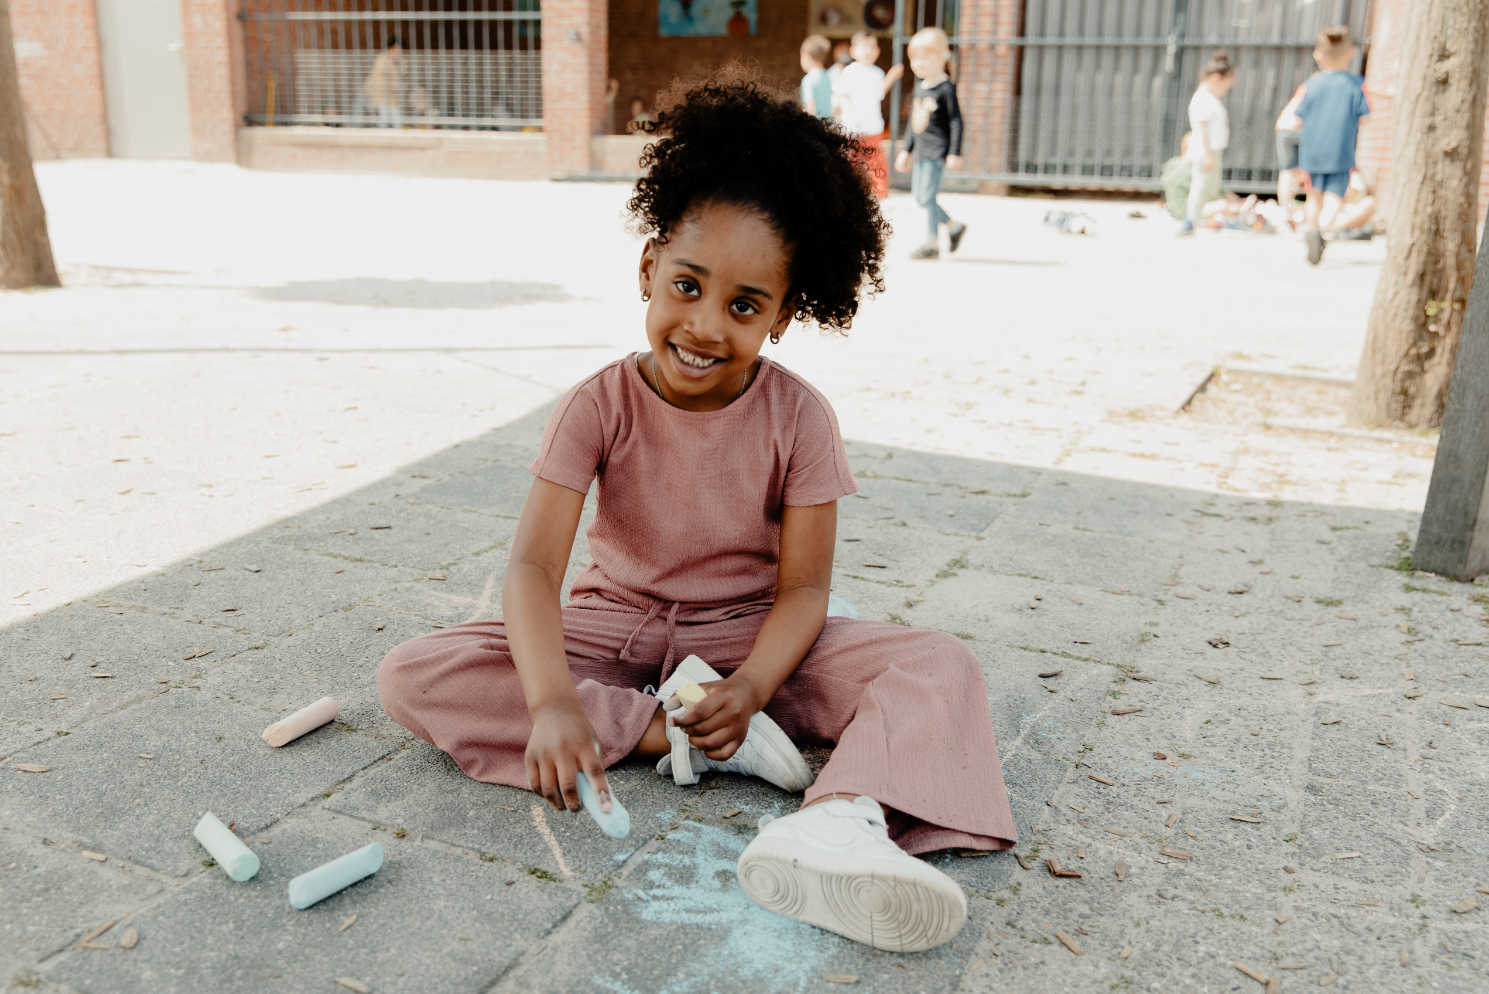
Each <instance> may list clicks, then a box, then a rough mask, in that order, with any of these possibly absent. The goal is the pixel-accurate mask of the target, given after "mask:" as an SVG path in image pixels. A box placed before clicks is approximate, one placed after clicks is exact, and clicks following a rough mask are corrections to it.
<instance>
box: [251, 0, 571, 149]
mask: <svg viewBox="0 0 1489 994" xmlns="http://www.w3.org/2000/svg"><path fill="white" fill-rule="evenodd" d="M242 17H243V20H244V22H245V28H246V32H245V34H246V47H247V54H248V58H247V69H248V91H249V92H248V106H249V111H248V115H247V118H248V123H250V124H256V125H291V124H300V125H321V126H326V127H359V128H366V127H387V128H455V129H462V130H473V131H489V130H495V131H524V130H540V129H541V128H542V126H543V87H542V70H541V58H542V55H541V47H542V37H541V18H542V15H541V12H540V11H539V0H245V3H244V10H243V14H242Z"/></svg>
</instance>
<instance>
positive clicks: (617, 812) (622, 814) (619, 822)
mask: <svg viewBox="0 0 1489 994" xmlns="http://www.w3.org/2000/svg"><path fill="white" fill-rule="evenodd" d="M578 787H579V803H580V804H582V805H584V810H586V811H588V812H589V816H590V817H591V818H593V819H594V820H595V824H596V825H599V826H600V831H602V832H604V833H605V834H606V835H608V836H610V837H611V838H612V839H624V838H625V837H626V836H627V835H630V834H631V814H630V812H629V811H627V810H626V806H625V805H624V804H622V803H620V798H618V797H616V796H615V794H614V792H612V793H611V794H610V813H609V814H608V815H607V814H606V813H605V812H603V811H601V810H600V795H599V794H597V793H595V789H594V787H592V786H590V783H589V777H587V776H585V775H584V771H582V770H581V771H580V772H579V774H578Z"/></svg>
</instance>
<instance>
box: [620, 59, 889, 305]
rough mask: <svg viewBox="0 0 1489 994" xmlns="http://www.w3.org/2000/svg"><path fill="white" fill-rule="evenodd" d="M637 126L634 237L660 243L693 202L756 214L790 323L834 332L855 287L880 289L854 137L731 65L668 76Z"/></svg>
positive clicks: (866, 181) (876, 230)
mask: <svg viewBox="0 0 1489 994" xmlns="http://www.w3.org/2000/svg"><path fill="white" fill-rule="evenodd" d="M658 104H659V106H661V107H662V108H663V109H662V111H661V112H660V113H659V114H658V115H657V119H656V121H655V122H653V123H651V124H648V125H646V127H645V130H646V131H647V132H649V133H652V134H656V135H659V136H660V137H659V138H658V139H657V140H656V141H654V142H652V143H651V144H649V145H647V146H646V150H645V151H644V152H643V153H642V156H641V166H642V169H643V170H644V172H645V175H643V176H642V178H641V179H639V180H637V181H636V187H635V190H634V191H633V193H632V196H631V199H630V201H629V202H628V203H627V204H626V208H627V210H628V211H629V212H630V215H631V218H632V220H633V226H634V227H635V229H636V230H637V231H638V233H640V234H654V235H655V236H656V238H657V239H658V240H659V241H661V242H663V243H665V242H666V241H667V236H668V234H670V233H671V232H672V231H673V230H675V229H676V228H677V226H678V224H679V223H681V222H682V221H683V220H684V219H685V218H686V217H687V216H688V214H689V212H691V211H693V210H695V209H696V208H698V207H701V206H703V205H704V204H710V203H718V204H731V205H735V206H738V207H742V208H745V209H747V210H751V211H756V212H758V213H759V214H760V215H761V216H762V217H764V218H765V220H766V221H767V222H768V223H769V224H770V226H771V227H772V228H773V229H775V231H776V232H777V233H778V234H779V235H780V236H781V239H782V241H783V242H784V243H785V245H786V249H787V255H788V263H787V272H788V275H789V279H790V284H791V290H790V293H791V295H792V296H793V297H794V299H795V301H796V312H795V317H796V320H798V321H801V322H804V323H812V322H815V323H817V324H818V325H819V326H820V327H821V328H822V329H823V330H824V331H829V332H832V331H836V332H844V331H846V330H847V329H848V328H849V327H850V326H851V325H852V324H853V316H854V315H855V314H857V313H858V301H859V294H860V293H861V292H865V291H866V292H867V293H869V294H870V295H872V294H875V293H879V292H882V291H883V290H884V275H883V262H884V243H885V241H886V239H887V238H888V237H889V234H890V228H889V224H888V222H886V221H885V220H884V216H883V215H882V214H881V213H880V212H879V202H878V199H877V198H876V197H875V196H874V193H873V190H872V187H871V185H870V178H869V176H868V174H867V167H866V156H865V155H864V152H863V147H862V146H861V145H860V144H859V143H858V141H857V140H856V139H854V138H852V137H849V136H848V135H845V134H843V133H842V132H841V131H839V130H838V129H837V127H836V126H835V125H833V124H832V123H830V122H828V121H824V120H820V119H818V118H816V117H814V116H812V115H811V114H808V113H807V112H806V111H805V110H804V109H802V107H801V106H800V105H798V104H797V103H796V102H795V100H793V99H790V98H788V97H785V96H782V95H780V94H778V93H776V92H774V89H773V87H772V86H771V85H770V83H769V82H768V81H766V80H764V79H762V78H761V77H760V76H759V74H758V73H756V72H755V71H754V70H751V69H748V68H746V67H744V66H741V65H740V64H738V63H736V64H733V65H730V66H726V67H725V68H724V69H722V70H720V71H718V72H716V73H715V74H714V75H712V76H710V77H709V78H707V79H704V80H701V81H700V80H692V81H686V82H677V83H674V84H673V86H672V88H671V90H669V91H667V92H666V93H664V94H663V95H662V96H661V97H660V98H659V100H658Z"/></svg>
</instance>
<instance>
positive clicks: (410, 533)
mask: <svg viewBox="0 0 1489 994" xmlns="http://www.w3.org/2000/svg"><path fill="white" fill-rule="evenodd" d="M353 496H355V495H353ZM410 500H414V498H402V499H393V498H390V499H388V500H386V501H381V502H368V501H358V500H354V499H353V500H349V501H348V502H345V503H343V502H337V503H336V504H332V505H328V506H326V507H324V508H317V509H316V510H315V511H312V512H307V513H306V514H302V515H298V516H296V517H295V518H293V519H291V520H289V521H287V522H285V524H287V525H299V526H300V527H299V528H298V529H293V528H280V529H279V530H277V531H271V532H270V534H269V541H271V542H273V543H275V544H277V545H282V546H290V547H293V548H295V549H297V550H304V551H305V552H308V553H318V554H320V555H321V556H322V557H326V558H335V559H338V560H342V561H344V562H347V563H377V564H380V565H383V566H401V567H404V568H406V569H409V570H419V571H429V570H434V569H437V568H439V567H440V566H445V565H449V564H450V563H452V562H455V561H456V560H459V559H460V558H461V557H462V556H466V555H470V554H471V553H473V552H478V551H480V550H482V549H488V548H493V547H495V546H497V545H500V544H501V543H504V542H508V541H510V540H511V537H512V535H513V533H514V532H515V530H516V525H517V523H516V522H515V521H513V520H511V519H510V518H505V517H495V516H491V515H485V514H478V513H476V512H474V511H451V510H447V509H445V508H441V507H434V506H431V505H427V504H419V503H417V502H415V503H412V504H411V503H408V501H410ZM338 565H339V563H338Z"/></svg>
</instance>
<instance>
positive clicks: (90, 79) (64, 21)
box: [10, 0, 109, 159]
mask: <svg viewBox="0 0 1489 994" xmlns="http://www.w3.org/2000/svg"><path fill="white" fill-rule="evenodd" d="M10 30H11V35H12V36H13V37H14V39H15V51H16V67H17V70H18V72H19V74H20V81H21V106H22V109H23V112H24V114H25V116H26V137H27V140H28V141H29V143H30V145H31V157H32V158H33V159H72V158H95V157H97V158H101V157H103V156H106V155H108V154H109V131H108V121H107V116H106V114H105V112H104V101H103V70H102V68H101V66H100V61H99V49H98V18H97V14H96V12H95V11H94V9H93V0H10Z"/></svg>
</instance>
